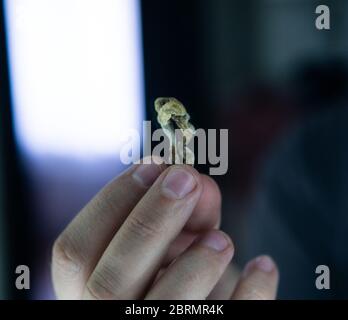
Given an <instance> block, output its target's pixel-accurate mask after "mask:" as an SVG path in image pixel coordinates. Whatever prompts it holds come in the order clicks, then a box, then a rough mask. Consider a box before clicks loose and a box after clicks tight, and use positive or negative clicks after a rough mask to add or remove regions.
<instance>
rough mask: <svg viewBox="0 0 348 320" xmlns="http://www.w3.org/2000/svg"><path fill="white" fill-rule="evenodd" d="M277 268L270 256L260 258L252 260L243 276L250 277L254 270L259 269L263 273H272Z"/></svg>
mask: <svg viewBox="0 0 348 320" xmlns="http://www.w3.org/2000/svg"><path fill="white" fill-rule="evenodd" d="M274 268H275V264H274V262H273V260H272V259H271V258H270V257H269V256H259V257H257V258H256V259H254V260H251V261H250V262H249V263H248V264H247V265H246V266H245V268H244V272H243V274H244V275H245V276H247V275H249V274H250V273H251V272H252V271H253V270H255V269H258V270H260V271H262V272H267V273H268V272H271V271H273V270H274Z"/></svg>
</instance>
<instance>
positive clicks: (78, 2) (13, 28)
mask: <svg viewBox="0 0 348 320" xmlns="http://www.w3.org/2000/svg"><path fill="white" fill-rule="evenodd" d="M139 7H140V4H139V1H138V0H6V1H5V13H6V27H7V38H8V48H9V60H10V76H11V85H12V98H13V104H14V121H15V123H14V125H15V130H16V136H17V140H18V143H19V145H20V146H21V148H22V149H23V150H24V151H25V152H27V153H30V154H34V155H37V154H39V155H40V154H55V155H69V156H77V157H86V156H87V157H90V156H98V155H106V154H107V155H110V154H111V155H112V154H117V153H118V152H119V148H120V146H121V143H122V142H121V141H120V138H119V137H120V136H121V133H122V132H124V131H126V130H128V129H137V130H138V129H140V124H141V120H142V118H143V110H144V98H143V74H142V70H143V66H142V47H141V26H140V8H139Z"/></svg>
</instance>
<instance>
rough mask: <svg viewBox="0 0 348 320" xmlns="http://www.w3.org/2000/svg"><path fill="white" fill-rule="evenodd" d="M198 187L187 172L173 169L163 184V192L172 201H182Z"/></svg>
mask: <svg viewBox="0 0 348 320" xmlns="http://www.w3.org/2000/svg"><path fill="white" fill-rule="evenodd" d="M195 186H196V180H195V178H194V177H193V176H192V174H190V173H189V172H187V171H186V170H183V169H178V168H173V169H171V170H170V171H169V173H168V174H167V176H166V177H165V178H164V180H163V182H162V191H163V193H164V195H165V196H167V197H169V198H172V199H182V198H184V197H185V196H186V195H188V194H189V193H190V192H191V191H192V190H193V189H194V187H195Z"/></svg>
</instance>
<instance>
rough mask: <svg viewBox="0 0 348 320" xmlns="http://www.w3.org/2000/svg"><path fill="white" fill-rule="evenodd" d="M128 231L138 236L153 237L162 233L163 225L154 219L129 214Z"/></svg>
mask: <svg viewBox="0 0 348 320" xmlns="http://www.w3.org/2000/svg"><path fill="white" fill-rule="evenodd" d="M127 229H128V231H129V232H130V234H133V235H136V236H137V237H140V238H154V237H156V236H157V235H159V234H160V233H162V229H163V226H162V224H161V223H160V222H159V221H155V219H150V218H149V219H147V220H145V219H144V218H141V217H137V216H135V215H134V216H130V217H129V220H128V228H127Z"/></svg>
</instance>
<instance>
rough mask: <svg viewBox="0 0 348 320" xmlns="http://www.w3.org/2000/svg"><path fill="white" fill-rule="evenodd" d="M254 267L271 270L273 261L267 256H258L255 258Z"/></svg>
mask: <svg viewBox="0 0 348 320" xmlns="http://www.w3.org/2000/svg"><path fill="white" fill-rule="evenodd" d="M255 261H256V267H257V268H258V269H260V270H261V271H264V272H271V271H272V270H273V269H274V262H273V260H272V259H271V258H270V257H268V256H260V257H257V258H256V260H255Z"/></svg>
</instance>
